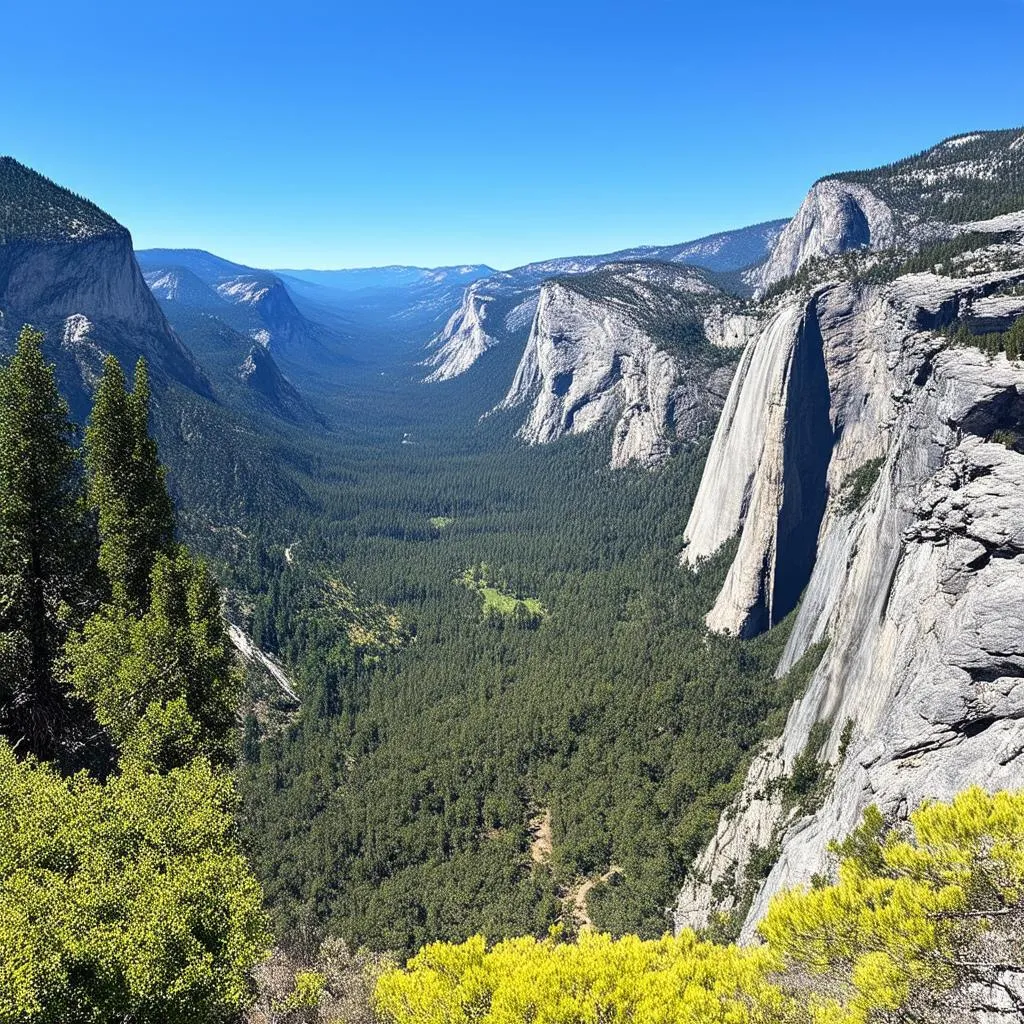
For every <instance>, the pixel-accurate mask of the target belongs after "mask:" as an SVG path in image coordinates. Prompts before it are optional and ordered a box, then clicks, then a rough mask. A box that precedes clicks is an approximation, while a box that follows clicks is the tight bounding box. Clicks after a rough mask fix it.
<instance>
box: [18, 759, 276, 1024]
mask: <svg viewBox="0 0 1024 1024" xmlns="http://www.w3.org/2000/svg"><path fill="white" fill-rule="evenodd" d="M233 805H234V796H233V790H232V785H231V781H230V779H229V778H228V777H227V776H225V775H223V774H221V773H218V772H216V771H214V770H212V769H211V767H210V765H209V763H208V762H206V761H205V760H202V759H199V760H195V761H192V762H191V763H189V764H188V765H187V766H185V767H182V768H177V769H175V770H173V771H171V772H169V773H167V774H166V775H159V774H155V773H150V772H147V771H145V770H143V769H142V768H141V767H140V766H133V765H129V766H127V767H126V769H125V770H124V771H123V772H122V773H121V774H119V775H117V776H114V777H113V778H111V779H110V780H109V781H108V782H106V783H105V784H100V783H98V782H96V781H94V780H92V779H90V778H88V777H87V776H86V775H85V774H84V773H83V774H79V775H76V776H73V777H72V778H69V779H62V778H61V777H60V776H59V775H58V774H57V773H56V772H55V771H54V770H53V769H52V768H51V767H50V766H48V765H45V764H40V763H38V762H36V761H35V760H34V759H29V760H27V761H24V762H21V763H19V762H18V761H17V760H16V759H15V757H14V753H13V751H12V750H11V748H10V746H9V745H7V744H6V743H4V742H2V741H0V1022H2V1024H101V1022H108V1021H132V1022H133V1024H195V1022H198V1021H202V1022H209V1024H216V1022H228V1021H233V1020H237V1015H238V1011H239V1010H240V1009H241V1008H242V1007H243V1006H244V1004H245V1003H246V1001H247V996H248V979H247V976H248V974H249V972H250V970H251V969H252V968H253V967H254V966H255V965H256V964H257V963H258V962H259V961H260V960H261V959H262V958H263V956H264V955H265V952H266V950H267V947H268V945H269V934H268V931H267V925H266V918H265V915H264V914H263V911H262V909H261V901H260V890H259V886H258V885H257V884H256V882H255V881H254V880H253V878H252V876H251V874H250V872H249V869H248V866H247V864H246V862H245V859H244V857H243V856H242V855H241V853H240V852H239V850H238V847H237V844H236V842H235V838H234V824H233V821H232V813H231V812H232V809H233Z"/></svg>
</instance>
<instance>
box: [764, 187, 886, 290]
mask: <svg viewBox="0 0 1024 1024" xmlns="http://www.w3.org/2000/svg"><path fill="white" fill-rule="evenodd" d="M896 240H897V232H896V227H895V224H894V221H893V214H892V211H891V210H890V209H889V207H888V206H887V205H886V203H885V202H883V201H882V200H881V199H879V198H878V197H877V196H876V195H875V194H874V193H873V192H872V191H871V189H869V188H867V187H865V186H864V185H858V184H854V183H852V182H846V181H837V180H835V179H833V178H826V179H825V180H823V181H819V182H818V183H817V184H816V185H815V186H814V187H813V188H812V189H811V191H810V192H809V193H808V194H807V198H806V199H805V200H804V201H803V204H802V205H801V207H800V209H799V210H798V211H797V214H796V216H795V217H794V218H793V219H792V220H791V221H790V222H789V223H788V224H787V225H786V226H785V228H783V230H782V233H781V234H780V235H779V238H778V240H777V241H776V243H775V245H774V247H773V248H772V252H771V255H770V256H769V257H768V260H767V262H765V263H764V265H763V266H761V267H759V268H758V269H757V270H756V271H755V272H754V275H753V280H754V281H755V282H756V283H757V285H758V286H759V287H761V288H767V287H769V286H771V285H773V284H775V283H776V282H778V281H781V280H783V279H784V278H786V277H789V276H790V275H791V274H795V273H796V272H797V271H798V270H799V269H800V268H801V267H802V266H803V265H804V264H805V263H806V262H807V261H808V260H809V259H811V258H813V257H816V256H835V255H838V254H839V253H844V252H848V251H849V250H851V249H860V248H869V249H885V248H887V247H889V246H891V245H894V244H895V242H896Z"/></svg>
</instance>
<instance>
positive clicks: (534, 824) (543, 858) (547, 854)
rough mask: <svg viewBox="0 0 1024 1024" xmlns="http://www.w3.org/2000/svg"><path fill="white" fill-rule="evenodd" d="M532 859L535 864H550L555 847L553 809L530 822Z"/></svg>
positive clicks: (548, 808) (542, 812)
mask: <svg viewBox="0 0 1024 1024" xmlns="http://www.w3.org/2000/svg"><path fill="white" fill-rule="evenodd" d="M530 835H531V836H533V839H532V840H531V841H530V857H531V858H532V859H533V863H534V864H550V863H551V853H552V850H553V849H554V847H553V846H552V843H551V808H550V807H547V808H545V809H544V810H542V811H541V812H540V813H539V814H538V815H537V816H536V817H535V818H533V819H531V821H530Z"/></svg>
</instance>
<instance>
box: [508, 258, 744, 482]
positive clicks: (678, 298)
mask: <svg viewBox="0 0 1024 1024" xmlns="http://www.w3.org/2000/svg"><path fill="white" fill-rule="evenodd" d="M601 275H602V276H601V279H600V281H599V282H595V281H594V280H593V279H589V280H586V283H585V284H581V283H578V282H575V281H574V280H572V279H558V280H554V281H547V282H545V283H544V285H543V286H542V288H541V292H540V299H539V301H538V305H537V313H536V316H535V318H534V321H533V327H532V329H531V331H530V337H529V340H528V341H527V345H526V350H525V352H524V353H523V358H522V360H521V361H520V364H519V367H518V369H517V371H516V375H515V379H514V380H513V383H512V387H511V388H510V389H509V392H508V394H507V395H506V396H505V399H504V400H503V401H502V403H501V404H500V406H499V408H500V409H510V408H515V407H517V406H520V405H525V404H527V403H529V405H530V411H529V415H528V416H527V420H526V422H525V424H524V425H523V426H522V428H521V429H520V431H519V436H520V437H522V438H523V439H524V440H525V441H526V442H527V443H529V444H546V443H548V442H550V441H554V440H556V439H558V438H560V437H564V436H566V435H569V434H582V433H585V432H586V431H588V430H591V429H593V428H594V427H596V426H598V425H599V424H604V423H612V424H613V431H612V454H611V465H612V466H613V467H614V468H620V467H622V466H625V465H627V464H629V463H636V464H639V465H642V466H655V465H658V464H659V463H660V462H662V461H663V460H664V459H665V458H666V457H667V456H668V454H669V452H670V450H671V443H672V441H673V440H675V439H683V440H693V439H695V438H697V437H698V436H700V435H701V434H706V433H709V432H710V430H711V427H712V424H713V423H714V422H715V418H716V417H717V415H718V412H719V410H720V409H721V406H722V402H723V401H724V398H725V394H726V391H727V389H728V387H729V380H730V378H731V376H732V366H731V365H726V366H721V365H718V361H716V360H715V359H710V358H709V353H708V351H707V350H708V346H707V344H706V342H703V341H702V342H698V343H693V344H689V343H688V345H686V346H682V347H670V346H669V345H668V344H667V343H666V341H665V340H663V339H661V338H660V337H659V336H658V330H659V327H660V326H661V325H664V324H666V323H672V322H676V321H678V320H679V319H680V318H683V317H686V316H692V317H693V319H694V326H695V329H697V330H698V331H699V330H700V328H699V326H698V325H699V324H702V323H704V322H705V317H704V316H703V315H702V314H701V310H702V309H703V308H704V307H707V305H708V303H709V302H711V301H713V300H714V299H715V297H716V294H720V293H716V291H715V289H713V288H712V287H711V286H710V285H709V284H708V283H707V281H706V280H705V278H704V277H703V275H701V274H700V273H699V272H695V271H693V270H692V269H690V268H686V267H673V266H669V265H665V264H643V263H638V264H615V265H612V266H611V267H609V268H605V269H603V270H602V271H601ZM733 305H735V303H733ZM707 319H710V320H711V321H712V323H713V324H714V325H715V327H716V331H717V334H716V341H717V342H718V344H723V338H727V339H728V342H727V343H728V344H732V345H735V344H737V343H741V339H742V337H743V336H744V332H745V331H746V329H747V318H745V317H742V316H733V315H732V314H731V313H730V311H729V306H728V304H727V303H725V302H724V301H716V302H715V304H714V310H713V311H709V315H708V318H707Z"/></svg>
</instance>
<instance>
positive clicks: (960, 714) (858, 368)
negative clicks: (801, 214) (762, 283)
mask: <svg viewBox="0 0 1024 1024" xmlns="http://www.w3.org/2000/svg"><path fill="white" fill-rule="evenodd" d="M1009 248H1010V250H1012V253H1011V256H1012V257H1013V258H1007V259H1004V260H1003V264H1004V266H1006V267H1007V268H1009V269H1003V270H999V271H993V272H989V273H984V274H977V275H973V276H969V277H962V278H954V277H939V276H936V275H933V274H912V275H908V276H904V277H900V278H897V279H896V280H894V281H892V282H890V283H882V284H876V285H868V284H860V283H856V282H851V281H833V282H832V283H829V284H826V285H824V286H820V287H816V288H814V289H812V290H811V291H810V292H809V293H803V294H792V293H789V294H787V295H786V296H784V297H783V299H782V300H781V301H780V302H779V303H777V304H776V305H775V307H774V312H773V314H772V315H771V317H770V318H769V319H768V321H767V323H766V324H765V326H764V328H763V329H762V330H761V332H760V334H759V335H758V336H757V338H756V340H755V341H753V342H752V343H751V344H750V345H749V346H748V348H747V350H746V351H745V352H744V356H743V360H742V362H741V365H740V368H739V370H738V371H737V375H736V378H735V381H734V384H733V388H732V391H731V392H730V395H729V397H728V400H727V403H726V407H725V412H724V413H723V416H722V420H721V422H720V424H719V428H718V432H717V433H716V436H715V440H714V443H713V450H712V453H711V455H710V457H709V460H708V464H707V469H706V472H705V478H704V481H703V482H702V485H701V489H700V494H699V495H698V498H697V502H696V505H695V507H694V510H693V513H692V515H691V518H690V522H689V524H688V526H687V532H686V537H687V540H688V541H689V544H688V547H687V548H686V550H685V552H684V557H685V558H686V559H688V560H690V561H693V562H697V561H698V560H699V558H700V557H701V556H702V555H706V554H709V553H711V552H712V551H713V550H715V549H716V548H717V547H719V546H720V545H721V543H723V542H724V540H726V539H728V538H729V537H730V536H731V535H733V534H735V533H736V532H739V533H740V541H739V549H738V552H737V555H736V558H735V560H734V562H733V565H732V567H731V569H730V572H729V576H728V579H727V582H726V585H725V587H724V588H723V590H722V593H721V594H720V595H719V598H718V601H717V602H716V604H715V607H714V608H713V609H712V611H711V613H710V614H709V617H708V622H709V624H710V625H711V626H712V627H713V628H716V629H727V630H730V631H732V632H736V633H740V634H745V635H750V634H753V633H756V632H759V631H760V630H762V629H764V628H767V627H769V626H771V625H773V624H774V623H776V622H778V621H779V620H780V618H782V617H783V616H784V615H785V614H787V612H789V611H790V610H792V609H793V608H794V607H796V605H797V598H798V597H799V595H800V594H801V592H803V598H802V601H800V603H799V610H798V612H797V614H796V619H795V622H794V625H793V628H792V631H791V633H790V637H789V641H788V645H787V647H786V650H785V653H784V655H783V658H782V661H781V663H780V665H779V673H780V674H782V673H784V672H786V671H788V670H789V669H790V668H792V667H793V665H794V664H795V663H796V662H797V661H798V660H799V659H800V658H801V657H802V656H804V655H805V654H807V652H808V651H809V650H810V649H811V648H812V645H815V644H824V642H826V641H827V648H826V649H825V651H824V654H823V656H822V657H821V661H820V664H819V665H818V666H817V668H816V669H815V670H814V671H813V674H812V675H811V678H810V683H809V685H808V688H807V690H806V692H805V694H804V695H803V696H802V697H801V698H800V699H799V700H798V701H797V702H796V703H795V704H794V706H793V708H792V710H791V712H790V714H789V718H788V721H787V723H786V727H785V730H784V732H783V735H782V736H781V737H779V738H778V739H777V740H775V741H773V742H772V743H770V744H768V745H767V746H766V747H765V748H764V749H763V750H762V751H760V753H759V754H758V756H757V757H756V758H755V760H754V762H753V765H752V767H751V769H750V771H749V773H748V776H747V779H746V782H745V785H744V788H743V791H742V793H741V794H740V796H739V797H738V798H737V800H736V801H735V803H734V805H733V806H732V807H731V808H730V809H729V811H728V812H727V813H726V814H725V815H723V817H722V820H721V822H720V824H719V827H718V831H717V833H716V835H715V837H714V839H713V840H712V842H711V843H710V845H709V846H708V847H707V849H706V850H705V851H704V853H703V854H702V856H701V857H700V858H699V860H698V861H697V863H696V864H695V866H694V870H693V873H692V875H691V877H690V879H689V880H688V882H687V884H686V886H685V888H684V890H683V892H682V893H681V894H680V896H679V900H678V903H677V906H676V911H675V919H676V924H677V926H678V927H683V926H687V925H689V926H700V925H703V924H705V923H707V921H708V919H709V917H710V916H711V914H713V913H715V912H726V913H732V914H734V915H736V916H737V918H738V920H737V924H739V923H741V922H742V933H741V934H742V937H743V938H744V939H747V940H750V939H753V938H754V934H755V933H754V928H755V926H756V923H757V921H758V920H759V918H760V917H761V915H762V914H763V913H764V910H765V909H766V906H767V902H768V900H769V899H770V898H771V896H772V895H774V894H775V893H777V892H778V891H779V890H780V889H783V888H785V887H788V886H791V885H793V884H798V883H806V882H809V881H810V880H811V878H812V876H813V875H815V874H817V873H821V872H824V871H827V869H828V865H829V854H828V843H829V841H830V840H832V839H833V838H837V837H842V836H844V835H845V834H847V833H848V832H849V831H850V830H851V829H852V828H853V827H854V825H855V824H856V823H857V821H858V820H859V818H860V815H861V814H862V812H863V810H864V808H865V807H866V806H867V805H868V804H870V803H876V804H878V805H879V807H880V808H881V809H882V811H883V812H884V813H885V814H886V815H887V816H888V817H889V818H890V819H900V818H902V817H905V816H906V814H907V813H908V812H909V811H910V810H912V809H913V808H914V807H915V806H916V805H917V804H919V803H920V802H921V801H922V800H923V799H926V798H938V799H945V798H949V797H951V796H952V795H954V794H955V793H956V792H958V791H959V790H961V789H964V788H965V787H967V786H968V785H971V784H974V783H977V784H980V785H983V786H985V787H988V788H990V789H998V788H1019V787H1020V786H1022V785H1024V757H1022V754H1024V609H1022V605H1021V601H1020V595H1021V594H1022V593H1024V454H1022V452H1024V444H1022V443H1021V438H1022V437H1024V365H1022V364H1021V363H1019V362H1014V361H1009V360H1007V358H1006V357H1005V355H998V356H995V357H992V356H989V355H986V354H984V353H982V352H981V351H979V350H977V349H975V348H973V347H955V346H952V345H951V344H950V341H949V339H948V337H947V336H944V335H942V334H941V333H939V329H941V328H943V327H946V326H949V325H951V324H953V323H954V322H960V323H967V324H970V323H972V322H984V323H988V324H991V323H992V322H993V319H995V320H998V321H999V322H1000V323H1002V324H1004V325H1005V324H1008V323H1010V322H1012V321H1013V320H1014V319H1016V317H1017V316H1020V315H1024V295H1021V294H1017V293H1018V292H1019V291H1020V290H1021V284H1022V283H1024V244H1022V243H1020V242H1018V244H1016V245H1012V246H1010V247H1009ZM816 650H819V651H820V648H816ZM816 726H817V729H815V727H816ZM819 739H820V741H821V745H820V749H817V750H815V749H811V745H812V744H814V745H815V746H816V745H817V741H818V740H819ZM801 753H810V754H813V755H815V756H816V757H817V758H818V759H819V761H820V762H821V763H822V765H824V764H825V763H826V762H827V763H829V764H831V766H832V767H831V768H830V769H829V770H828V772H827V773H826V774H827V775H828V776H829V777H830V784H829V785H828V786H826V787H825V790H826V791H824V792H822V793H821V794H820V797H819V800H820V806H817V807H804V808H802V807H801V806H800V804H799V802H798V801H796V802H794V801H792V800H790V801H787V800H786V799H785V796H784V793H785V788H786V787H785V779H786V777H787V775H788V773H789V772H790V771H791V769H792V767H793V763H794V760H795V759H796V758H797V756H798V755H800V754H801ZM768 849H774V850H775V851H776V852H778V854H779V856H778V860H777V862H776V863H775V865H774V867H773V868H772V870H771V872H770V874H769V875H768V876H767V878H766V879H764V880H761V879H759V878H748V877H747V868H748V865H750V863H751V860H752V857H753V854H754V853H755V852H757V853H758V855H759V856H758V858H757V859H758V860H759V861H762V860H763V854H764V851H765V850H768ZM744 890H746V896H747V900H746V901H744V900H743V893H744Z"/></svg>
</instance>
